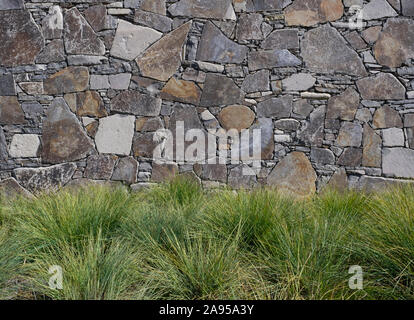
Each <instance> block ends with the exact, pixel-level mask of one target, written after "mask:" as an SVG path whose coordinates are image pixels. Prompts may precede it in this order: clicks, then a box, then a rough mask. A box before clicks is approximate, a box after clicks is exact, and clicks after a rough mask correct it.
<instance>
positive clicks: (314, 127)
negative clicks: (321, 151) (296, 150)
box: [297, 106, 326, 147]
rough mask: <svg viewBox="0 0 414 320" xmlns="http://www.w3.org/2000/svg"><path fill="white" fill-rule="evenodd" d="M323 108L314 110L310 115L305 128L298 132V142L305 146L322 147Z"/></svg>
mask: <svg viewBox="0 0 414 320" xmlns="http://www.w3.org/2000/svg"><path fill="white" fill-rule="evenodd" d="M325 109H326V107H325V106H320V107H318V108H316V109H315V110H314V111H313V112H312V113H311V114H310V120H309V122H307V123H306V124H305V126H304V127H303V128H302V129H301V130H300V131H299V132H298V135H297V136H298V139H299V141H301V142H303V143H304V144H305V145H306V146H318V147H320V146H322V143H323V132H324V122H325Z"/></svg>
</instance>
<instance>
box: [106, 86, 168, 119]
mask: <svg viewBox="0 0 414 320" xmlns="http://www.w3.org/2000/svg"><path fill="white" fill-rule="evenodd" d="M161 103H162V100H161V99H159V98H155V97H153V96H151V95H149V94H142V93H140V92H138V91H123V92H121V93H120V94H118V95H117V96H116V97H115V98H113V99H112V100H111V111H116V112H120V113H129V114H134V115H136V116H157V115H159V114H160V111H161Z"/></svg>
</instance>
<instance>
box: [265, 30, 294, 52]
mask: <svg viewBox="0 0 414 320" xmlns="http://www.w3.org/2000/svg"><path fill="white" fill-rule="evenodd" d="M261 47H262V48H263V49H266V50H269V49H279V50H281V49H299V36H298V30H297V29H286V30H275V31H273V32H272V33H271V34H270V35H269V36H268V37H267V38H266V39H265V40H264V41H263V42H262V46H261Z"/></svg>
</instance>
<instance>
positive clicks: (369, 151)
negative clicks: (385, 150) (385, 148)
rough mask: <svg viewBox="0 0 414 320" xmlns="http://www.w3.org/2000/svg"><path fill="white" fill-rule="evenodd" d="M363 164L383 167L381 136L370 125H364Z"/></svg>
mask: <svg viewBox="0 0 414 320" xmlns="http://www.w3.org/2000/svg"><path fill="white" fill-rule="evenodd" d="M363 147H364V148H363V152H362V165H363V166H364V167H377V168H380V167H381V147H382V139H381V137H380V136H379V135H378V134H377V133H376V132H375V131H374V130H373V129H372V128H371V127H370V126H369V124H367V123H366V124H365V125H364V137H363Z"/></svg>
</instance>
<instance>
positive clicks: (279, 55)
mask: <svg viewBox="0 0 414 320" xmlns="http://www.w3.org/2000/svg"><path fill="white" fill-rule="evenodd" d="M301 64H302V61H301V60H300V59H298V58H297V57H296V56H295V55H294V54H292V53H290V51H289V50H286V49H282V50H259V51H252V52H250V53H249V61H248V66H249V70H250V71H255V70H260V69H270V68H280V67H295V66H298V65H301Z"/></svg>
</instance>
